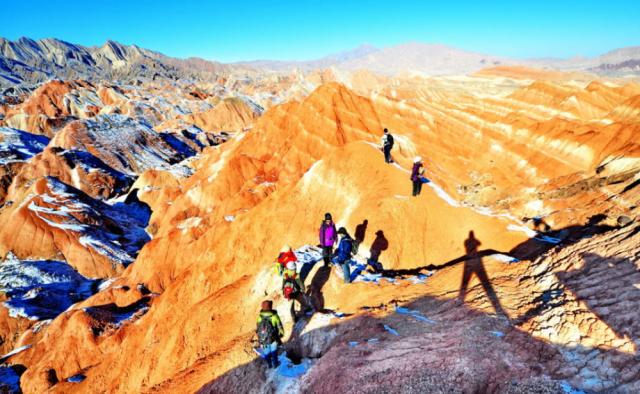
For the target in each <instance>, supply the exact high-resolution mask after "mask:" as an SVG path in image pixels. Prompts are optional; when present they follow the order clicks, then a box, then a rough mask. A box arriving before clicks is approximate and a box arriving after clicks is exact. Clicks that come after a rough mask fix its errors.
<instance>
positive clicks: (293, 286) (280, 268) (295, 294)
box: [257, 129, 424, 368]
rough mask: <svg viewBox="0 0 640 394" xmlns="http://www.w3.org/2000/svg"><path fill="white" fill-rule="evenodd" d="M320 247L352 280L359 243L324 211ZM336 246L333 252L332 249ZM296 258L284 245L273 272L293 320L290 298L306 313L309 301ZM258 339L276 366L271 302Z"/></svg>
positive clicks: (414, 174)
mask: <svg viewBox="0 0 640 394" xmlns="http://www.w3.org/2000/svg"><path fill="white" fill-rule="evenodd" d="M393 144H394V140H393V136H392V135H391V134H390V133H389V131H388V130H387V129H384V134H383V136H382V151H383V152H384V157H385V162H386V163H392V162H393V161H392V159H391V149H392V148H393ZM423 173H424V167H423V165H422V159H421V158H420V156H418V157H416V158H415V159H414V164H413V168H412V171H411V181H412V182H413V196H418V195H420V191H421V189H422V183H423V181H422V179H421V177H422V175H423ZM318 240H319V242H320V244H319V247H321V248H322V260H323V262H324V267H329V266H330V265H331V262H334V263H335V264H336V265H338V266H340V267H341V268H342V272H343V280H344V283H345V284H348V283H351V258H352V257H353V256H354V255H355V254H356V253H357V251H358V242H357V241H355V240H354V239H353V238H351V236H350V235H349V233H348V232H347V230H346V229H345V228H344V227H340V228H339V229H336V225H335V223H334V222H333V218H332V216H331V214H330V213H326V214H325V216H324V220H323V221H322V223H321V225H320V229H319V234H318ZM336 246H337V249H336V250H335V251H334V248H335V247H336ZM296 261H298V258H297V257H296V255H295V253H294V252H293V250H292V248H291V246H288V245H285V246H284V247H283V248H282V250H281V251H280V254H279V255H278V258H277V259H276V261H275V272H276V274H278V275H279V276H281V277H282V293H283V295H284V297H285V299H287V300H289V301H290V302H292V305H291V311H292V315H293V319H294V321H295V319H296V318H295V312H294V305H293V300H298V302H299V303H300V307H301V311H302V312H303V313H304V312H307V311H308V310H310V309H311V302H310V300H309V299H308V295H307V294H306V290H305V285H304V278H302V276H301V274H300V272H298V269H297V265H296ZM257 324H258V329H257V334H258V340H259V342H260V346H261V348H262V350H263V356H264V359H265V360H266V362H267V366H268V367H269V368H275V367H277V366H278V345H279V344H281V343H282V342H281V338H282V337H283V336H284V328H283V327H282V322H281V321H280V317H279V316H278V312H276V310H274V309H273V302H272V301H269V300H267V301H264V302H263V303H262V311H261V312H260V315H259V316H258V321H257Z"/></svg>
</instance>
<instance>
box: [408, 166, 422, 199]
mask: <svg viewBox="0 0 640 394" xmlns="http://www.w3.org/2000/svg"><path fill="white" fill-rule="evenodd" d="M423 172H424V169H423V167H422V158H421V157H420V156H416V158H415V159H413V169H412V170H411V181H412V182H413V195H414V197H415V196H419V195H420V192H421V191H422V181H421V180H420V177H421V176H422V173H423Z"/></svg>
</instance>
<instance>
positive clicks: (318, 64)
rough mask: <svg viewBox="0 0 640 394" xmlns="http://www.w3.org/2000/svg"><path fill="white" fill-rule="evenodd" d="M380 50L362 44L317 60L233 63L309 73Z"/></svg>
mask: <svg viewBox="0 0 640 394" xmlns="http://www.w3.org/2000/svg"><path fill="white" fill-rule="evenodd" d="M378 51H380V50H379V49H378V48H376V47H374V46H373V45H371V44H362V45H360V46H359V47H357V48H354V49H352V50H350V51H342V52H340V53H332V54H330V55H327V56H325V57H323V58H322V59H318V60H309V61H301V62H297V61H291V62H286V61H280V60H253V61H248V62H238V63H233V64H237V65H244V66H250V67H254V68H259V69H262V70H268V71H275V72H285V73H289V72H291V71H293V70H295V69H299V70H301V71H303V72H306V73H310V72H313V71H315V70H318V69H320V70H324V69H326V68H329V67H331V66H339V65H341V64H342V63H344V62H348V61H351V60H355V59H360V58H362V57H365V56H367V55H369V54H372V53H375V52H378Z"/></svg>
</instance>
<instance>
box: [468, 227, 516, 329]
mask: <svg viewBox="0 0 640 394" xmlns="http://www.w3.org/2000/svg"><path fill="white" fill-rule="evenodd" d="M480 245H482V243H481V242H480V241H479V240H478V239H477V238H476V237H475V234H474V232H473V231H469V238H467V239H466V240H465V241H464V248H465V251H466V255H465V260H464V271H463V274H462V282H461V283H460V292H459V293H458V297H459V298H460V299H461V300H463V301H464V299H465V297H466V295H467V289H468V287H469V282H470V281H471V277H472V276H473V275H476V276H477V277H478V280H480V284H481V285H482V288H483V289H484V292H485V293H486V295H487V297H488V298H489V301H490V302H491V305H492V306H493V309H494V310H495V312H496V313H497V314H498V315H503V316H507V314H506V313H505V312H504V310H503V309H502V305H500V300H499V299H498V295H497V294H496V292H495V290H494V289H493V286H492V285H491V280H489V276H488V275H487V271H486V270H485V268H484V264H483V263H482V257H481V256H480V255H479V254H480V253H479V250H478V247H479V246H480Z"/></svg>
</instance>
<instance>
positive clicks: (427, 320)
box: [413, 315, 438, 324]
mask: <svg viewBox="0 0 640 394" xmlns="http://www.w3.org/2000/svg"><path fill="white" fill-rule="evenodd" d="M413 317H415V318H416V319H418V320H422V321H423V322H427V323H429V324H438V322H436V321H433V320H429V319H427V318H426V317H423V316H418V315H413Z"/></svg>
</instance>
